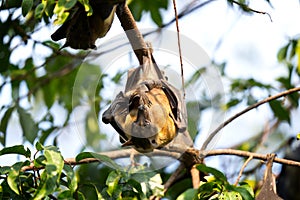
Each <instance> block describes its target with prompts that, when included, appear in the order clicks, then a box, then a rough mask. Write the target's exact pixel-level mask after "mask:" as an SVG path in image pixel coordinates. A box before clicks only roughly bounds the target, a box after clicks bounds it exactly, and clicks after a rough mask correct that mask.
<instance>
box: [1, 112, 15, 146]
mask: <svg viewBox="0 0 300 200" xmlns="http://www.w3.org/2000/svg"><path fill="white" fill-rule="evenodd" d="M14 109H15V107H10V108H9V109H7V110H6V111H5V113H4V115H3V117H2V119H1V122H0V132H2V133H3V135H1V136H0V143H1V144H2V145H5V139H6V131H7V125H8V122H9V119H10V117H11V114H12V112H13V111H14Z"/></svg>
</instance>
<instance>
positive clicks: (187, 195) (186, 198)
mask: <svg viewBox="0 0 300 200" xmlns="http://www.w3.org/2000/svg"><path fill="white" fill-rule="evenodd" d="M197 192H198V190H197V189H192V188H190V189H188V190H186V191H185V192H184V193H182V194H181V195H179V196H178V197H177V199H176V200H192V199H197Z"/></svg>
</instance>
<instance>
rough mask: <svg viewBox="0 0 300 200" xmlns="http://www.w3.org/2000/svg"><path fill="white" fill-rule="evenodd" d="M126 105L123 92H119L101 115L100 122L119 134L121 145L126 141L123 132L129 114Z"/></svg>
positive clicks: (126, 101)
mask: <svg viewBox="0 0 300 200" xmlns="http://www.w3.org/2000/svg"><path fill="white" fill-rule="evenodd" d="M128 105H129V99H128V98H126V97H125V96H124V93H123V92H120V93H119V94H118V95H117V96H116V98H115V100H114V101H113V102H112V103H111V105H110V106H109V108H108V109H107V110H106V111H105V112H104V113H103V115H102V121H103V122H104V123H106V124H108V123H109V124H111V125H112V126H113V127H114V129H115V130H116V131H117V132H118V133H119V135H120V142H121V143H124V142H125V141H127V140H128V138H127V136H126V134H125V132H124V130H125V127H124V126H125V120H126V116H127V115H128V114H129V111H128Z"/></svg>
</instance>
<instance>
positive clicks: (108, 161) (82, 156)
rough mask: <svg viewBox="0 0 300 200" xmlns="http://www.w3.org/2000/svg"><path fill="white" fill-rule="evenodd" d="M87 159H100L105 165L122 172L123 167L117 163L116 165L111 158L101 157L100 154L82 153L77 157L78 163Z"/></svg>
mask: <svg viewBox="0 0 300 200" xmlns="http://www.w3.org/2000/svg"><path fill="white" fill-rule="evenodd" d="M87 158H95V159H98V160H99V161H101V162H103V163H104V164H106V165H108V166H109V167H111V168H114V169H118V170H121V169H122V168H121V166H119V165H118V164H117V163H115V162H114V161H113V160H112V159H111V158H109V157H108V156H106V155H101V154H98V153H93V152H82V153H80V154H78V155H77V156H76V162H79V161H81V160H83V159H87Z"/></svg>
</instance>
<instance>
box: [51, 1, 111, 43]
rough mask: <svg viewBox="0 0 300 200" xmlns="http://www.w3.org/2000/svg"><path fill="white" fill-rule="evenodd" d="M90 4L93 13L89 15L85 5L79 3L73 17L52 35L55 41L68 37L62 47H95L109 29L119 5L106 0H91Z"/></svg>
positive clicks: (75, 7)
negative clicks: (96, 42) (98, 39)
mask: <svg viewBox="0 0 300 200" xmlns="http://www.w3.org/2000/svg"><path fill="white" fill-rule="evenodd" d="M90 5H91V7H92V8H93V14H92V15H91V16H87V13H86V12H85V10H84V7H83V5H82V4H80V3H77V4H76V5H75V6H74V8H73V12H72V13H71V17H70V18H69V19H67V21H66V22H65V23H64V24H63V25H62V26H61V27H60V28H58V29H57V30H56V31H55V32H54V33H53V34H52V35H51V38H52V39H53V40H54V41H58V40H61V39H64V38H66V43H65V44H64V45H63V47H62V48H64V47H68V46H70V47H72V48H73V49H95V48H96V46H95V41H96V39H97V38H102V37H104V36H105V35H106V33H107V32H108V31H109V29H110V27H111V24H112V22H113V19H114V13H115V10H116V6H117V5H115V4H113V3H111V2H109V1H104V0H97V1H96V0H91V1H90Z"/></svg>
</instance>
